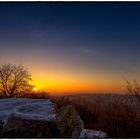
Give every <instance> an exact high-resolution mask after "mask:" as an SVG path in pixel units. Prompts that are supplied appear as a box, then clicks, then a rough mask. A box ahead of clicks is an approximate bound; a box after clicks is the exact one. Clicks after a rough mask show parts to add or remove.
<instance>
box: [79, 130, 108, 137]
mask: <svg viewBox="0 0 140 140" xmlns="http://www.w3.org/2000/svg"><path fill="white" fill-rule="evenodd" d="M79 138H83V139H86V138H92V139H103V138H107V134H106V133H105V132H101V131H94V130H90V129H83V130H82V131H81V133H80V136H79Z"/></svg>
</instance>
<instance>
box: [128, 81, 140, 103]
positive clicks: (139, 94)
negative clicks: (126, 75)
mask: <svg viewBox="0 0 140 140" xmlns="http://www.w3.org/2000/svg"><path fill="white" fill-rule="evenodd" d="M126 84H127V85H126V88H127V91H128V93H129V94H132V95H134V96H135V97H136V98H137V99H138V101H140V85H138V83H137V82H136V80H133V84H132V83H130V82H129V81H128V80H126Z"/></svg>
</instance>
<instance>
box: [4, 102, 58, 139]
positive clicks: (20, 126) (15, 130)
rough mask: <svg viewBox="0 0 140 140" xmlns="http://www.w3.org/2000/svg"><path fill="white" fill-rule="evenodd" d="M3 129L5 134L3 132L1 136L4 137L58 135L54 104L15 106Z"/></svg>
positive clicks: (47, 136)
mask: <svg viewBox="0 0 140 140" xmlns="http://www.w3.org/2000/svg"><path fill="white" fill-rule="evenodd" d="M15 124H16V125H15ZM4 131H5V132H6V134H5V133H4V132H3V136H6V137H8V135H9V137H11V136H13V137H16V138H17V137H18V136H19V137H22V138H55V137H59V130H58V128H57V118H56V115H55V107H54V104H52V103H51V104H48V103H28V104H25V105H21V106H18V107H16V108H15V110H14V112H13V113H12V114H11V115H10V117H9V118H8V120H7V122H6V125H5V127H4Z"/></svg>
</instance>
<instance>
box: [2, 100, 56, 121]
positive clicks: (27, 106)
mask: <svg viewBox="0 0 140 140" xmlns="http://www.w3.org/2000/svg"><path fill="white" fill-rule="evenodd" d="M54 112H55V106H54V104H53V103H52V102H51V101H50V100H49V99H26V98H10V99H1V100H0V120H2V121H4V123H6V121H7V119H8V117H9V116H10V115H11V114H12V115H14V116H18V117H19V116H20V117H24V118H28V119H29V118H30V119H47V120H55V115H54Z"/></svg>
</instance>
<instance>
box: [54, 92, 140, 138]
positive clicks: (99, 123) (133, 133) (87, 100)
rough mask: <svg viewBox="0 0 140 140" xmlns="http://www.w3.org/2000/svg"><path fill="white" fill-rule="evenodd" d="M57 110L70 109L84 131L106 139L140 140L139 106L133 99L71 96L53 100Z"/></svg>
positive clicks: (122, 96)
mask: <svg viewBox="0 0 140 140" xmlns="http://www.w3.org/2000/svg"><path fill="white" fill-rule="evenodd" d="M53 101H54V102H56V103H57V105H58V108H61V107H62V106H66V105H69V104H71V105H73V106H74V107H75V108H76V110H77V111H78V113H79V114H80V116H81V118H82V120H83V121H84V125H85V126H84V127H85V128H88V129H93V130H101V131H104V132H106V133H107V135H108V137H109V138H140V103H139V101H138V98H136V97H135V96H133V95H117V94H116V95H115V94H112V95H109V94H104V95H100V94H99V95H86V94H85V95H73V96H58V97H54V98H53Z"/></svg>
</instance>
